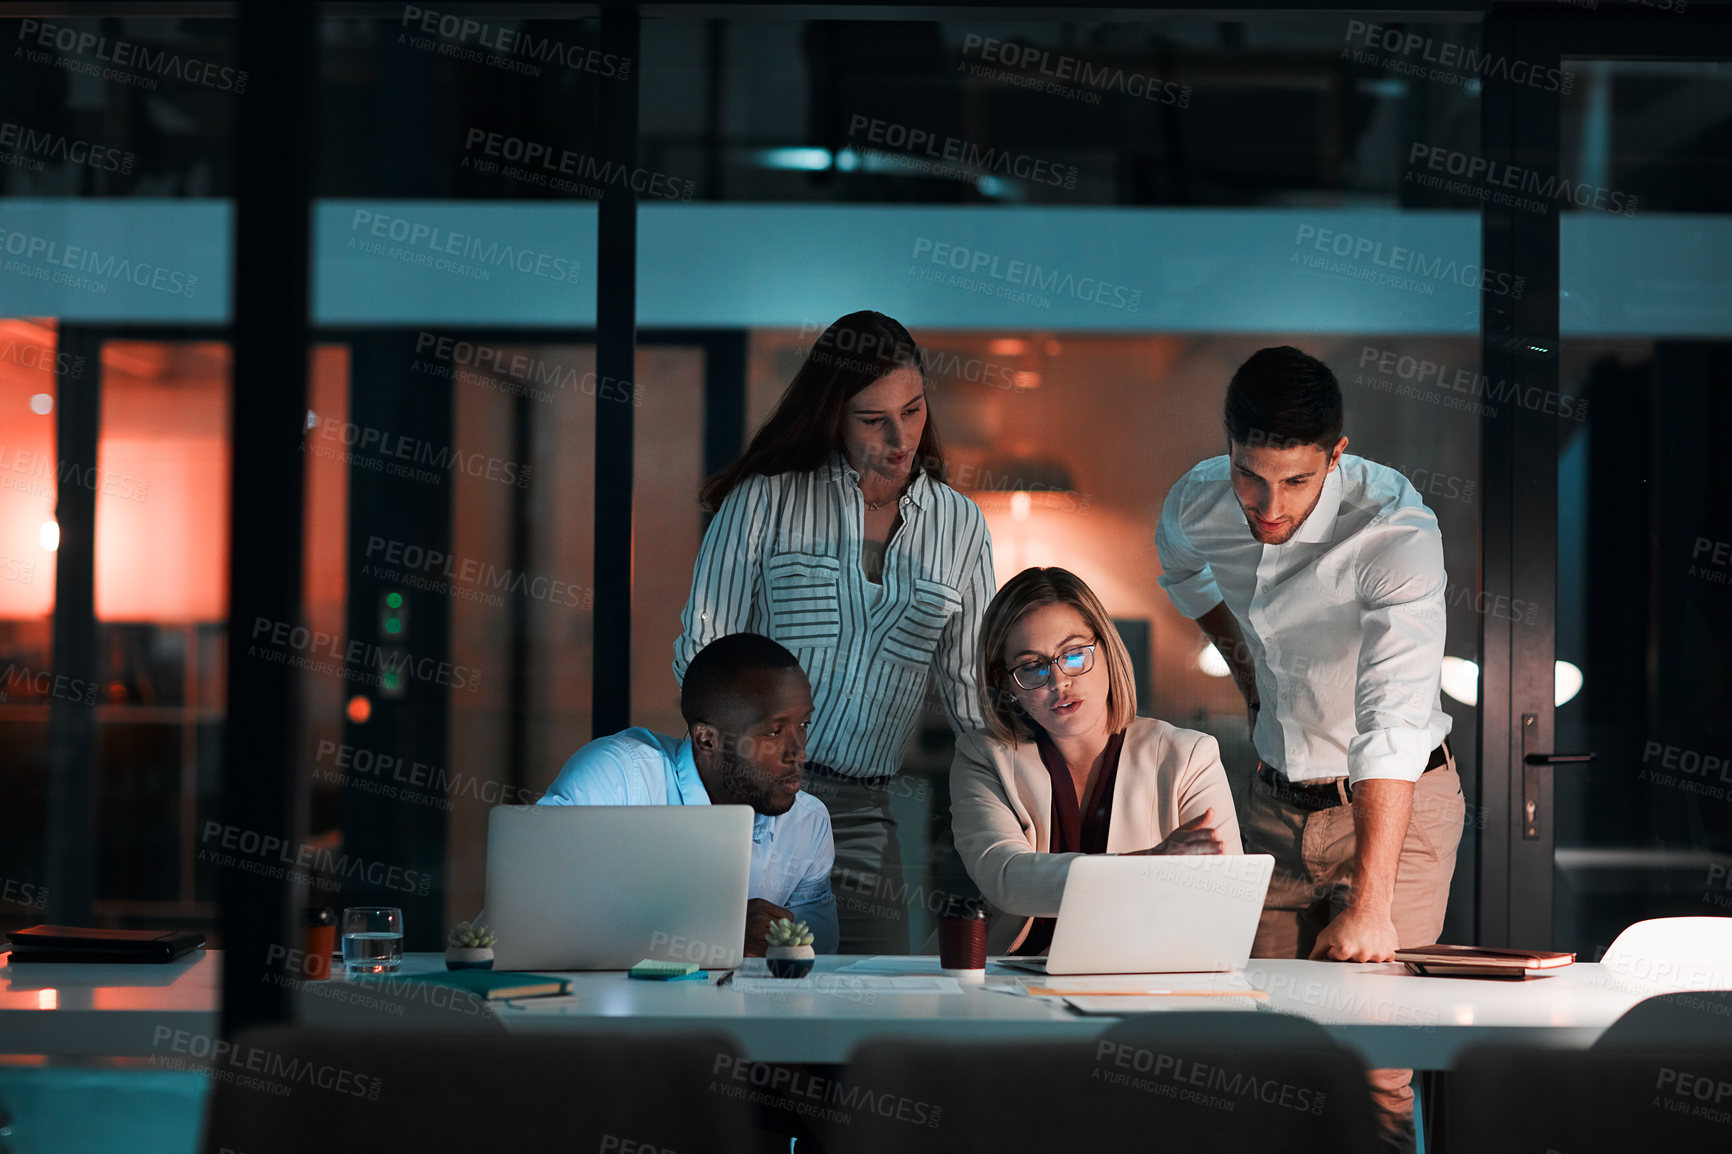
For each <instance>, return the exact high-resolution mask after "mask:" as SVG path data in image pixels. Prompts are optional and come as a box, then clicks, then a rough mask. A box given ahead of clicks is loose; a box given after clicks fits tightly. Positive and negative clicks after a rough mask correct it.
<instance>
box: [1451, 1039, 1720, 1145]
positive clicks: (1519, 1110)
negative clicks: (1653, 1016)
mask: <svg viewBox="0 0 1732 1154" xmlns="http://www.w3.org/2000/svg"><path fill="white" fill-rule="evenodd" d="M1449 1110H1450V1117H1449V1134H1450V1141H1451V1144H1452V1146H1453V1148H1455V1149H1459V1150H1471V1151H1473V1152H1474V1154H1545V1152H1546V1151H1548V1150H1556V1151H1559V1152H1560V1154H1629V1152H1630V1151H1635V1150H1664V1151H1666V1154H1698V1152H1701V1154H1708V1152H1710V1151H1712V1152H1714V1154H1723V1152H1724V1151H1725V1150H1727V1149H1728V1148H1732V1044H1726V1043H1722V1044H1721V1045H1719V1046H1711V1047H1702V1046H1694V1047H1681V1046H1675V1047H1671V1048H1668V1049H1634V1048H1630V1049H1626V1048H1612V1049H1605V1050H1601V1049H1593V1050H1555V1049H1545V1048H1541V1047H1526V1046H1523V1047H1515V1046H1507V1047H1506V1046H1482V1047H1475V1048H1473V1049H1471V1050H1469V1051H1467V1052H1466V1053H1464V1054H1461V1055H1460V1056H1458V1057H1457V1059H1456V1065H1455V1071H1454V1075H1453V1080H1452V1084H1451V1087H1450V1100H1449Z"/></svg>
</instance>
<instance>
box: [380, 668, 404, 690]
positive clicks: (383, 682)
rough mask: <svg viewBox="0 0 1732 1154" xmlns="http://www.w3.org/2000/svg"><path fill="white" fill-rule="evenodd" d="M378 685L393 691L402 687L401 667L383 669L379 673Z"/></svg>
mask: <svg viewBox="0 0 1732 1154" xmlns="http://www.w3.org/2000/svg"><path fill="white" fill-rule="evenodd" d="M379 686H380V688H382V689H385V690H387V691H388V692H392V693H395V692H396V691H397V690H399V689H401V688H403V671H402V670H401V669H387V670H385V671H384V672H382V673H381V674H379Z"/></svg>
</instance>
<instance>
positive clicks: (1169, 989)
mask: <svg viewBox="0 0 1732 1154" xmlns="http://www.w3.org/2000/svg"><path fill="white" fill-rule="evenodd" d="M1024 988H1025V990H1026V992H1027V993H1029V994H1030V995H1032V996H1033V997H1037V998H1063V997H1070V996H1073V995H1075V996H1082V997H1144V998H1214V999H1218V1000H1221V1001H1237V1000H1240V999H1244V998H1254V999H1257V1000H1259V1001H1261V1000H1265V999H1267V998H1268V997H1269V992H1268V991H1267V990H1259V989H1258V988H1257V987H1255V986H1253V985H1252V984H1251V983H1250V981H1249V980H1248V979H1247V978H1246V977H1245V975H1244V974H1242V973H1236V972H1235V973H1225V974H1079V975H1076V976H1074V977H1066V976H1063V975H1056V976H1049V977H1045V978H1030V979H1028V980H1027V981H1026V982H1025V983H1024Z"/></svg>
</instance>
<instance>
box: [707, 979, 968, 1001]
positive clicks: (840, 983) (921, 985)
mask: <svg viewBox="0 0 1732 1154" xmlns="http://www.w3.org/2000/svg"><path fill="white" fill-rule="evenodd" d="M725 988H726V989H729V990H738V991H739V992H740V993H742V994H834V995H836V996H838V997H858V996H860V995H861V994H960V993H962V983H960V982H958V981H957V980H956V979H955V978H944V977H938V976H936V975H935V976H933V977H925V976H923V975H904V976H890V975H879V974H845V973H824V974H811V975H809V976H807V977H804V978H735V979H734V980H733V981H732V982H729V983H728V985H727V986H726V987H725Z"/></svg>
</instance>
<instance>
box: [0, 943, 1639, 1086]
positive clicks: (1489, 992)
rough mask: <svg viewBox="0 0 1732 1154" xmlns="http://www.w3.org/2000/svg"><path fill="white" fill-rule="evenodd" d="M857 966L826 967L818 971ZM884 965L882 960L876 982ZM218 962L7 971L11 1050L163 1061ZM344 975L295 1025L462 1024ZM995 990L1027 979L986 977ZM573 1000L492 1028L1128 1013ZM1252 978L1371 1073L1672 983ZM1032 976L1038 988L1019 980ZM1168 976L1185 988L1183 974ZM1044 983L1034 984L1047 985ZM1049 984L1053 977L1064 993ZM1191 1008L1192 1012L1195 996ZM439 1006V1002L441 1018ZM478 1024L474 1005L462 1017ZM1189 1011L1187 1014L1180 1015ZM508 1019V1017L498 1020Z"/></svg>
mask: <svg viewBox="0 0 1732 1154" xmlns="http://www.w3.org/2000/svg"><path fill="white" fill-rule="evenodd" d="M857 961H859V959H856V958H846V957H825V958H820V959H819V962H818V967H817V969H816V971H815V972H816V973H820V974H828V973H834V972H836V971H838V970H840V969H843V968H844V967H847V966H849V965H852V964H853V963H855V962H857ZM907 963H908V967H909V970H908V972H910V973H924V974H934V973H935V971H934V970H933V969H932V966H933V965H934V960H933V959H931V958H924V959H923V958H909V959H907ZM894 964H895V963H891V962H888V961H881V962H879V963H876V964H875V967H874V969H873V971H872V972H873V973H877V974H882V973H885V972H886V967H887V966H891V965H894ZM221 966H222V955H221V952H220V951H216V950H207V951H201V952H200V953H198V954H196V955H194V956H191V957H188V958H185V959H182V960H181V961H178V962H172V963H170V964H168V965H164V966H156V965H146V966H96V965H42V964H25V965H11V964H10V962H9V959H8V960H7V964H5V965H4V966H0V1055H45V1056H47V1057H48V1058H49V1059H50V1060H59V1059H77V1058H94V1057H126V1056H135V1057H136V1056H150V1055H153V1054H160V1053H162V1052H163V1049H162V1047H163V1046H164V1041H163V1038H164V1034H163V1031H164V1030H165V1029H166V1030H183V1031H187V1032H189V1033H192V1034H204V1035H208V1036H212V1037H214V1036H216V1034H217V1033H218V1029H219V1016H218V1010H217V1007H218V1001H219V992H220V985H221V981H220V978H221ZM341 969H342V967H341V966H340V965H338V966H334V967H333V975H332V977H331V979H330V980H328V981H324V982H306V983H302V984H301V987H300V989H299V990H298V991H297V997H298V999H299V1005H300V1007H301V1019H302V1020H303V1021H306V1022H309V1023H316V1024H320V1025H344V1024H348V1025H355V1026H363V1027H369V1028H370V1027H382V1028H393V1027H396V1026H399V1025H400V1026H401V1027H402V1028H413V1027H417V1026H429V1025H431V1026H438V1025H441V1024H445V1025H454V1024H465V1023H459V1022H457V1021H456V1020H455V1018H454V1016H453V1014H452V1010H453V1006H454V1003H452V1002H451V1001H450V998H451V997H452V996H462V997H466V995H453V994H451V992H449V991H447V992H446V994H445V997H444V998H443V999H441V1001H440V1002H439V1004H438V1005H433V1004H427V1003H425V999H423V1003H424V1004H423V1005H421V1006H419V1007H411V1010H412V1012H411V1013H410V1014H408V1015H404V1013H403V1010H402V1009H400V1008H399V1009H395V1010H393V1009H391V1007H389V1006H388V1005H385V1008H384V1009H381V1008H380V1007H381V1005H384V1003H383V1002H382V1000H380V999H376V998H374V997H373V996H372V994H373V992H374V991H375V990H376V989H377V987H376V986H374V985H369V984H368V983H367V981H366V979H359V980H356V979H351V978H348V977H346V976H344V975H343V974H342V973H341V972H340V971H341ZM438 969H443V960H442V958H441V956H440V955H438V954H410V955H408V956H407V957H406V958H405V960H404V964H403V970H402V972H404V973H416V972H426V971H430V970H438ZM989 973H990V974H993V975H994V976H989V978H988V980H987V984H988V985H1003V984H1007V983H1012V982H1014V981H1016V980H1017V979H1016V978H1013V977H1010V976H996V973H995V972H994V971H989ZM566 976H569V977H570V978H571V979H572V993H573V994H575V995H576V998H575V1000H572V1001H570V1002H569V1003H566V1004H562V1005H558V1006H550V1005H538V1006H529V1007H527V1008H518V1007H516V1006H498V1005H497V1004H495V1005H493V1006H490V1007H488V1008H487V1009H488V1010H489V1011H491V1018H488V1017H487V1015H486V1014H485V1013H484V1014H482V1015H481V1017H482V1018H483V1019H486V1021H485V1022H484V1023H483V1024H484V1026H485V1028H489V1029H498V1028H500V1027H503V1029H504V1030H505V1031H507V1032H509V1033H523V1034H530V1033H542V1032H548V1031H555V1032H557V1031H568V1030H584V1029H608V1030H621V1031H626V1032H670V1031H687V1032H689V1031H721V1032H723V1033H726V1034H729V1035H731V1036H732V1037H734V1038H735V1039H736V1041H737V1042H738V1043H739V1045H740V1046H741V1048H742V1049H743V1050H744V1052H745V1054H746V1056H747V1057H750V1058H753V1059H756V1060H760V1061H779V1062H841V1061H843V1060H845V1059H846V1057H847V1055H848V1053H849V1051H850V1050H852V1049H853V1048H854V1047H855V1046H856V1045H858V1044H859V1043H860V1042H862V1041H864V1040H865V1039H867V1038H870V1037H874V1036H883V1035H897V1036H901V1037H914V1038H930V1039H934V1040H942V1039H953V1040H963V1039H967V1040H1006V1041H1008V1040H1017V1041H1034V1040H1042V1039H1047V1040H1060V1039H1067V1040H1079V1039H1089V1038H1093V1037H1096V1036H1098V1035H1099V1034H1100V1033H1102V1032H1103V1031H1104V1030H1106V1029H1107V1028H1108V1027H1109V1026H1110V1025H1112V1024H1113V1023H1114V1022H1115V1021H1117V1020H1118V1019H1116V1018H1110V1017H1086V1016H1083V1015H1080V1014H1078V1013H1076V1012H1075V1011H1073V1010H1071V1009H1070V1008H1068V1007H1066V1006H1064V1005H1062V1004H1059V1003H1056V1002H1050V1001H1045V1000H1040V999H1035V998H1028V997H1019V996H1012V995H1008V994H1004V993H999V992H994V991H992V990H989V989H986V988H982V987H981V986H965V987H964V990H963V992H962V993H960V994H912V993H873V994H862V993H860V992H858V991H853V992H835V993H832V992H790V993H782V992H780V991H779V988H778V992H777V993H747V992H742V991H740V990H736V989H733V988H732V987H731V986H722V987H718V986H717V985H715V984H714V983H715V978H716V976H717V975H712V978H711V981H709V982H697V981H687V982H645V981H632V980H629V979H627V978H626V977H625V975H624V974H622V973H575V974H569V975H566ZM1245 977H1246V978H1247V979H1248V980H1249V982H1250V984H1251V985H1252V986H1254V987H1256V988H1258V989H1261V990H1266V991H1267V992H1268V995H1269V997H1268V1000H1267V1001H1266V1002H1265V1003H1264V1006H1265V1007H1266V1008H1267V1009H1269V1010H1274V1011H1278V1012H1281V1013H1288V1014H1296V1015H1298V1016H1300V1017H1304V1018H1309V1019H1311V1020H1313V1021H1316V1022H1318V1023H1320V1024H1322V1025H1323V1026H1324V1028H1325V1029H1326V1030H1328V1032H1329V1033H1330V1034H1331V1035H1332V1036H1334V1037H1335V1038H1336V1039H1337V1040H1338V1041H1340V1042H1342V1043H1344V1044H1346V1045H1348V1046H1351V1047H1352V1048H1354V1049H1356V1050H1358V1051H1359V1052H1360V1053H1361V1054H1362V1055H1363V1056H1364V1058H1365V1060H1366V1061H1367V1063H1369V1064H1370V1065H1373V1066H1401V1067H1408V1068H1412V1069H1420V1070H1441V1069H1448V1068H1449V1067H1450V1066H1451V1065H1452V1064H1453V1062H1454V1059H1455V1056H1456V1054H1457V1053H1458V1052H1460V1051H1461V1050H1462V1049H1463V1048H1465V1047H1468V1046H1471V1045H1475V1044H1479V1043H1484V1042H1501V1043H1509V1044H1521V1045H1544V1046H1557V1047H1567V1048H1580V1047H1586V1046H1588V1045H1591V1044H1592V1043H1593V1041H1594V1040H1595V1039H1596V1038H1598V1037H1599V1035H1600V1034H1601V1032H1602V1031H1604V1030H1605V1028H1606V1027H1607V1026H1609V1025H1610V1024H1611V1023H1612V1022H1613V1021H1615V1020H1616V1019H1617V1018H1618V1017H1619V1015H1621V1014H1622V1013H1623V1012H1624V1011H1625V1010H1627V1009H1629V1008H1630V1007H1631V1006H1632V1005H1634V1004H1635V1003H1636V1002H1638V1001H1640V1000H1641V999H1642V998H1644V997H1648V996H1650V995H1652V994H1655V993H1663V992H1666V988H1664V987H1660V986H1656V985H1654V984H1652V983H1647V982H1642V981H1638V980H1635V979H1633V978H1631V977H1628V976H1624V975H1619V974H1615V973H1613V972H1611V971H1610V970H1607V969H1606V968H1605V967H1603V966H1600V965H1595V964H1590V963H1578V964H1576V965H1574V966H1571V967H1568V968H1567V969H1564V970H1561V971H1559V972H1558V973H1556V974H1554V975H1551V976H1548V977H1543V978H1535V979H1531V980H1528V981H1523V982H1507V981H1496V980H1472V979H1460V978H1457V979H1449V978H1419V977H1413V976H1411V975H1408V974H1407V973H1405V972H1404V971H1403V969H1402V967H1400V966H1397V965H1393V964H1381V965H1380V964H1364V965H1344V964H1341V963H1333V962H1308V961H1275V960H1263V959H1253V960H1252V962H1251V964H1250V965H1249V966H1248V967H1247V968H1246V970H1245ZM1023 980H1028V979H1026V978H1024V979H1023ZM1162 980H1163V981H1167V982H1170V983H1171V984H1172V985H1174V986H1184V985H1186V984H1187V983H1186V981H1185V979H1184V978H1183V976H1182V975H1167V976H1163V978H1162ZM1036 981H1037V983H1038V980H1036ZM1057 983H1058V980H1057V979H1054V980H1053V983H1052V984H1057ZM1193 1004H1194V1003H1193ZM441 1007H442V1008H441ZM464 1008H465V1009H466V1010H467V1015H466V1016H467V1017H468V1018H469V1022H470V1023H474V1022H475V1014H476V1010H477V1009H478V1007H477V1006H476V1004H474V1003H470V1004H469V1005H468V1006H467V1007H464ZM1173 1012H1183V1011H1173ZM495 1023H497V1024H495Z"/></svg>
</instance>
